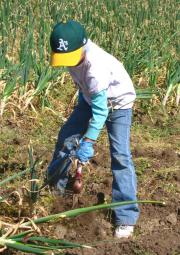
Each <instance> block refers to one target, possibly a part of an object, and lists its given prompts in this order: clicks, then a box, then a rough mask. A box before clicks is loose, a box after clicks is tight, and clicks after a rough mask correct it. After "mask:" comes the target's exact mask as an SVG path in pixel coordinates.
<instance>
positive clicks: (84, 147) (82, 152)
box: [76, 140, 94, 163]
mask: <svg viewBox="0 0 180 255" xmlns="http://www.w3.org/2000/svg"><path fill="white" fill-rule="evenodd" d="M93 144H94V143H93V142H89V141H88V142H87V141H83V140H82V141H81V140H80V144H79V148H78V149H77V150H76V157H77V159H79V161H81V163H84V162H87V161H88V160H89V159H91V158H92V157H93V156H94V148H93Z"/></svg>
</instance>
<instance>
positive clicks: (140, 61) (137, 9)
mask: <svg viewBox="0 0 180 255" xmlns="http://www.w3.org/2000/svg"><path fill="white" fill-rule="evenodd" d="M94 3H95V4H92V1H90V0H87V1H85V2H82V1H80V0H76V1H73V3H71V2H68V1H63V2H61V4H59V1H58V0H55V1H53V2H52V1H45V2H44V3H43V4H42V2H41V1H40V2H34V1H27V0H18V1H16V2H14V1H12V0H11V1H8V3H7V1H5V0H3V1H1V5H0V14H1V15H0V17H1V18H0V25H1V34H0V38H1V52H0V53H1V60H0V68H1V78H0V79H1V80H4V81H5V85H1V86H2V88H1V91H2V93H1V104H0V105H1V106H0V110H1V115H2V114H3V112H4V110H5V109H6V107H7V104H8V102H9V99H10V98H11V99H14V98H16V104H14V100H10V102H11V108H14V110H15V111H16V110H17V109H16V108H17V106H18V107H19V109H24V110H25V109H26V108H27V107H33V106H34V107H35V108H36V106H35V104H36V102H37V101H38V104H40V105H41V106H42V107H47V106H48V107H52V106H53V98H52V91H53V90H54V84H58V85H59V87H61V86H62V83H63V81H64V80H65V82H66V80H67V79H66V78H65V79H64V77H66V70H65V69H52V68H50V67H49V56H50V45H49V36H50V33H51V30H52V27H53V26H54V24H55V23H57V22H59V21H61V20H63V21H66V20H68V19H76V20H78V21H79V22H81V23H82V24H83V25H84V26H85V27H86V29H87V32H88V36H89V37H90V38H91V39H92V40H93V41H95V42H96V43H98V44H99V45H100V46H101V47H103V48H104V49H105V50H107V51H108V52H110V53H111V54H113V55H114V56H116V57H117V58H118V59H120V60H121V61H122V62H123V63H124V65H125V67H126V68H127V70H128V72H129V73H130V75H131V77H132V79H133V81H134V84H135V86H136V88H137V89H139V88H140V89H144V88H153V89H156V91H159V94H160V98H161V99H163V98H164V96H165V95H166V97H165V99H164V101H163V103H164V105H166V104H168V103H170V102H171V100H170V99H169V98H176V96H177V91H178V90H179V85H178V84H179V79H180V77H179V68H180V63H179V60H178V59H179V57H178V56H179V40H178V37H179V26H180V22H179V14H178V8H176V6H177V5H178V4H177V1H175V0H173V1H171V0H167V1H161V0H155V1H151V0H146V1H144V2H142V1H136V2H135V3H134V4H133V6H132V3H131V1H130V0H128V1H121V3H118V5H117V2H116V1H115V0H113V1H111V2H109V1H108V0H103V1H98V2H95V1H94ZM76 9H78V14H77V13H76V11H75V10H76ZM40 13H41V14H43V16H42V15H40ZM172 13H173V15H172ZM35 17H36V18H35ZM107 17H108V18H107ZM168 88H169V89H168ZM61 91H62V90H61ZM173 91H174V92H173ZM62 92H63V93H64V91H62ZM57 94H58V92H57ZM53 96H54V94H53ZM177 98H178V96H177ZM37 99H38V100H37ZM176 102H178V99H177V100H176ZM176 102H175V101H174V102H173V104H174V105H175V104H176ZM13 104H14V105H13ZM15 105H16V106H15Z"/></svg>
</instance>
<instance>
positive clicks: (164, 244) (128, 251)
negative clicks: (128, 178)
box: [0, 118, 180, 255]
mask: <svg viewBox="0 0 180 255" xmlns="http://www.w3.org/2000/svg"><path fill="white" fill-rule="evenodd" d="M13 125H15V126H14V128H15V130H16V137H15V138H13V139H12V138H8V139H6V142H5V139H4V144H3V146H4V147H3V148H6V150H4V152H3V153H2V155H1V158H2V159H1V162H0V173H1V178H3V174H5V173H6V171H10V174H12V173H13V171H16V169H18V170H23V169H24V168H25V165H26V164H27V161H26V160H27V156H26V155H25V154H27V151H25V150H24V148H25V147H26V146H27V142H26V138H27V136H28V135H29V136H30V133H31V131H30V130H32V128H34V126H33V123H32V122H31V123H28V122H26V119H25V118H24V120H23V121H22V123H21V126H20V127H19V126H18V125H16V124H13V123H12V122H11V123H10V124H9V122H8V121H6V122H5V121H4V123H3V125H2V127H1V128H2V129H1V130H2V132H4V134H6V135H7V131H8V132H9V130H10V129H11V128H12V127H13ZM28 125H29V126H28ZM52 129H54V130H56V127H52ZM158 130H159V129H158ZM56 131H57V130H56ZM28 132H29V133H28ZM31 134H32V133H31ZM29 136H28V137H29ZM12 137H13V135H12ZM38 137H39V133H38ZM34 139H35V138H34ZM12 142H13V146H14V148H15V152H13V160H11V159H10V155H9V153H7V148H10V145H8V143H9V144H11V145H12ZM50 143H51V144H52V147H50V148H48V149H47V153H46V154H45V157H44V158H43V164H42V167H41V168H42V169H41V171H42V172H43V171H44V169H45V167H46V166H47V163H48V162H49V160H50V157H51V153H52V148H53V146H54V141H53V142H52V141H50V140H48V141H47V144H50ZM45 147H46V144H43V143H39V144H38V143H37V146H36V148H35V149H34V150H35V152H36V154H37V155H38V154H41V153H42V151H43V149H44V148H45ZM8 151H9V150H8ZM96 151H97V152H98V153H97V155H96V156H95V158H94V159H93V160H92V162H91V164H90V165H89V166H87V167H85V168H84V188H83V191H82V193H81V194H79V195H73V194H72V191H71V190H67V192H66V195H65V196H64V197H61V196H58V195H57V194H56V193H55V192H54V191H50V190H49V189H45V190H44V192H43V194H42V197H41V198H40V202H39V203H38V204H37V205H36V211H37V214H38V217H39V216H44V215H46V213H48V214H54V213H58V212H63V211H66V210H71V209H73V208H79V207H87V206H90V205H96V204H100V203H104V202H111V182H112V176H111V171H110V159H109V151H108V143H104V142H101V141H100V142H99V144H98V145H97V147H96ZM16 152H18V154H16ZM132 155H133V159H134V163H135V167H136V171H137V175H138V198H139V199H140V200H148V199H149V200H153V199H154V200H160V201H165V202H166V205H165V206H160V205H151V204H148V205H147V204H146V205H140V210H141V214H140V218H139V220H138V223H137V225H136V227H135V233H134V236H133V238H130V239H128V240H116V239H115V238H114V237H113V232H114V228H113V211H111V210H103V211H99V212H92V213H88V214H84V215H81V216H78V217H76V218H73V219H66V220H63V221H61V222H56V223H55V224H50V225H49V226H48V227H47V226H45V227H42V232H43V231H44V233H49V236H55V237H56V238H59V239H61V238H64V239H67V240H69V241H74V242H78V243H82V244H87V245H88V244H89V245H92V246H93V248H92V249H83V250H80V249H76V250H74V249H73V250H68V252H66V255H80V254H83V255H120V254H121V255H155V254H157V255H178V254H180V168H179V166H180V154H179V152H178V150H177V135H176V134H172V135H169V136H166V137H164V136H162V137H161V136H159V135H156V136H154V135H152V134H151V133H148V131H144V133H143V134H142V133H141V127H140V128H138V129H136V128H135V127H134V128H133V129H132ZM13 185H14V183H13V184H12V186H7V187H6V188H7V190H8V191H9V192H10V189H14V187H13ZM7 190H5V189H2V190H1V194H5V193H6V191H7ZM45 199H46V200H47V201H46V200H45ZM48 199H50V200H48ZM45 201H46V202H45ZM49 201H50V202H49ZM11 203H12V201H11ZM14 205H16V202H14ZM7 208H9V207H8V206H7V205H6V206H4V205H3V206H1V210H0V217H1V218H3V217H4V218H5V217H6V219H9V218H10V217H11V218H12V217H14V218H15V220H17V210H18V209H17V208H16V207H15V206H14V210H10V209H7ZM43 210H44V211H43ZM28 213H29V211H28V209H27V208H24V209H22V210H21V217H23V216H26V217H27V216H28V217H29V216H30V215H29V214H28ZM47 229H48V231H47ZM2 254H4V255H5V254H6V255H7V254H9V255H10V254H17V253H16V252H14V251H11V250H6V251H4V252H3V253H2ZM18 254H23V253H18Z"/></svg>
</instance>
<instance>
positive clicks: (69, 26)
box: [50, 20, 87, 66]
mask: <svg viewBox="0 0 180 255" xmlns="http://www.w3.org/2000/svg"><path fill="white" fill-rule="evenodd" d="M86 43H87V35H86V31H85V29H84V27H83V26H82V25H81V24H80V23H79V22H77V21H74V20H69V21H68V22H66V23H63V22H60V23H57V24H56V25H55V27H54V28H53V31H52V33H51V36H50V45H51V49H52V53H51V65H52V66H75V65H77V64H78V62H79V61H80V60H81V57H82V52H83V46H84V45H85V44H86Z"/></svg>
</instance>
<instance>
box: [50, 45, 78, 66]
mask: <svg viewBox="0 0 180 255" xmlns="http://www.w3.org/2000/svg"><path fill="white" fill-rule="evenodd" d="M82 52H83V49H82V47H81V48H80V49H77V50H75V51H72V52H68V53H56V52H52V53H51V62H50V64H51V66H76V65H77V64H78V63H79V61H80V60H81V57H82Z"/></svg>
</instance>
